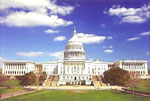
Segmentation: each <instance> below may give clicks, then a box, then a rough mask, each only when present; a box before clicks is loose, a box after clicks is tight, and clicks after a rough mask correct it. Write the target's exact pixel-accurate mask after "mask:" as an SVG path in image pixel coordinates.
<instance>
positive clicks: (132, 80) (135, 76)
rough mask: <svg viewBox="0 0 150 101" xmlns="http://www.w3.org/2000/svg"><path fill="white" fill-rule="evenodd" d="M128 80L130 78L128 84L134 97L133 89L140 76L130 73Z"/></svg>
mask: <svg viewBox="0 0 150 101" xmlns="http://www.w3.org/2000/svg"><path fill="white" fill-rule="evenodd" d="M130 78H131V82H129V86H130V87H132V89H133V95H134V88H135V87H136V86H137V84H138V83H139V82H140V74H139V73H137V72H134V71H131V72H130Z"/></svg>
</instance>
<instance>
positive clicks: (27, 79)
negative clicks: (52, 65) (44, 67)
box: [20, 72, 36, 86]
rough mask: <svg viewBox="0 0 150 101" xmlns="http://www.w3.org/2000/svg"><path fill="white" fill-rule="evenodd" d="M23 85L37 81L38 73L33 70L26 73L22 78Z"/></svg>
mask: <svg viewBox="0 0 150 101" xmlns="http://www.w3.org/2000/svg"><path fill="white" fill-rule="evenodd" d="M20 79H21V82H20V83H21V85H26V86H27V85H33V84H34V83H35V82H36V75H35V73H33V72H29V73H26V74H25V75H23V76H22V77H21V78H20Z"/></svg>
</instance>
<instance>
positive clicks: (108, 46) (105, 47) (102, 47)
mask: <svg viewBox="0 0 150 101" xmlns="http://www.w3.org/2000/svg"><path fill="white" fill-rule="evenodd" d="M102 48H113V46H108V47H107V46H103V47H102Z"/></svg>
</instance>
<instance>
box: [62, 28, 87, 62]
mask: <svg viewBox="0 0 150 101" xmlns="http://www.w3.org/2000/svg"><path fill="white" fill-rule="evenodd" d="M64 59H85V51H84V46H83V44H82V42H81V41H80V40H79V39H78V36H77V33H76V30H75V29H74V32H73V36H72V38H71V39H70V40H69V41H68V43H67V45H66V50H65V52H64Z"/></svg>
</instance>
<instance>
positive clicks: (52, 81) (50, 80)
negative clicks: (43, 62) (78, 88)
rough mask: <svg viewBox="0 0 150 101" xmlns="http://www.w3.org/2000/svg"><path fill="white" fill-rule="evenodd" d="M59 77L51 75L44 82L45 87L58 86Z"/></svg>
mask: <svg viewBox="0 0 150 101" xmlns="http://www.w3.org/2000/svg"><path fill="white" fill-rule="evenodd" d="M58 79H59V76H58V75H50V76H49V77H48V78H47V79H46V80H45V82H44V84H43V86H44V87H50V86H51V87H55V86H57V82H58Z"/></svg>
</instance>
